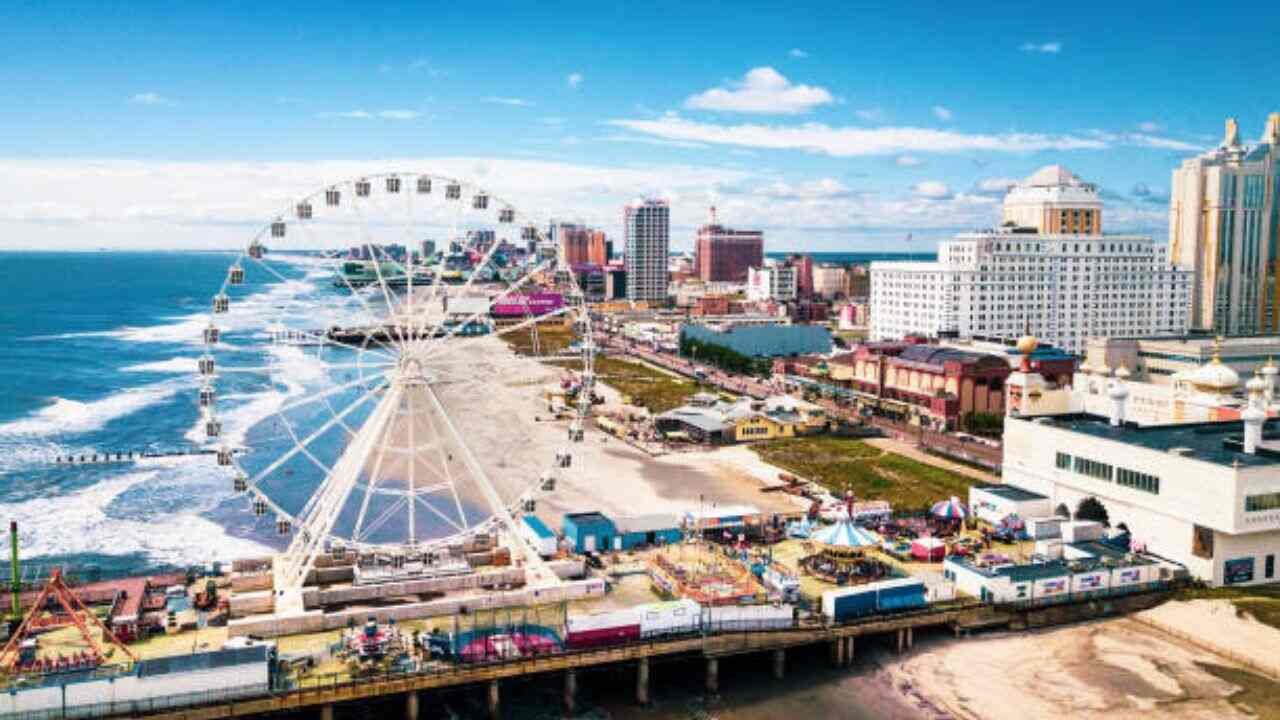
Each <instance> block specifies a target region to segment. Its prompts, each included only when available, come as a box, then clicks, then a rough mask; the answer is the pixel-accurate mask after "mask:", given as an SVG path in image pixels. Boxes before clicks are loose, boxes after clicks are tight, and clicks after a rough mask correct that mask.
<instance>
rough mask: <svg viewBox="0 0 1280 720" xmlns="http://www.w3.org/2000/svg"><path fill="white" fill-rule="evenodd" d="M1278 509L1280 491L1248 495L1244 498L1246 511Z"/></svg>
mask: <svg viewBox="0 0 1280 720" xmlns="http://www.w3.org/2000/svg"><path fill="white" fill-rule="evenodd" d="M1276 509H1280V492H1274V493H1265V494H1263V495H1246V496H1245V498H1244V511H1245V512H1262V511H1264V510H1276Z"/></svg>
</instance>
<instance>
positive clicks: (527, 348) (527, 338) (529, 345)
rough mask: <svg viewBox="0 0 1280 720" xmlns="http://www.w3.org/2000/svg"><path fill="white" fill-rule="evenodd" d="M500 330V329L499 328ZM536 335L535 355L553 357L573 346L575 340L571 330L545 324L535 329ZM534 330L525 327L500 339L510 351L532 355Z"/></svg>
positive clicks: (566, 327)
mask: <svg viewBox="0 0 1280 720" xmlns="http://www.w3.org/2000/svg"><path fill="white" fill-rule="evenodd" d="M499 330H501V328H499ZM537 333H538V352H537V353H536V354H537V355H555V354H558V353H560V352H562V351H564V349H565V348H567V347H569V346H570V345H572V344H573V341H574V340H576V339H577V335H575V334H574V332H573V328H571V327H569V326H567V325H563V324H559V323H546V324H544V325H539V326H538V327H537ZM533 337H534V328H532V327H527V328H523V329H520V330H516V331H514V332H509V333H505V334H504V335H502V339H503V340H505V341H506V342H507V344H508V345H510V346H511V349H512V350H514V351H516V353H518V354H520V355H534V354H535V353H534V351H533Z"/></svg>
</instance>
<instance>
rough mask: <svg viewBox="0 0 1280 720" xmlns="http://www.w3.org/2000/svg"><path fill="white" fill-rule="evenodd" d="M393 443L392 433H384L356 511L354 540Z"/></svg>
mask: <svg viewBox="0 0 1280 720" xmlns="http://www.w3.org/2000/svg"><path fill="white" fill-rule="evenodd" d="M390 444H391V433H389V432H386V433H383V434H382V442H380V443H379V444H378V457H377V459H376V460H374V462H373V472H372V473H370V475H369V482H368V483H367V484H366V485H365V489H364V499H362V500H361V501H360V510H359V511H357V513H356V524H355V526H354V528H353V529H352V531H351V538H352V539H353V540H354V539H356V538H357V537H359V535H360V528H361V526H363V525H364V518H365V514H366V513H368V512H369V500H370V498H371V497H372V493H373V489H374V487H375V486H377V484H378V480H379V479H381V477H382V461H383V459H384V458H386V456H387V446H388V445H390Z"/></svg>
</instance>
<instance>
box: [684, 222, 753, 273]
mask: <svg viewBox="0 0 1280 720" xmlns="http://www.w3.org/2000/svg"><path fill="white" fill-rule="evenodd" d="M695 251H696V255H695V256H694V272H696V273H697V274H698V277H700V278H702V280H703V281H705V282H743V281H745V280H746V279H747V268H752V267H760V265H761V264H762V263H763V262H764V233H763V232H761V231H759V230H733V229H731V228H727V227H724V226H723V225H720V224H719V223H717V222H716V209H715V208H714V207H713V208H711V222H710V223H708V224H706V225H703V226H702V227H700V228H698V239H697V243H696V245H695Z"/></svg>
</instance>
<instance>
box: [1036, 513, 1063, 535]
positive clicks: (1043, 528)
mask: <svg viewBox="0 0 1280 720" xmlns="http://www.w3.org/2000/svg"><path fill="white" fill-rule="evenodd" d="M1027 534H1028V535H1030V536H1031V539H1032V540H1048V539H1050V538H1057V537H1062V518H1059V517H1048V518H1031V519H1029V520H1027Z"/></svg>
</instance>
